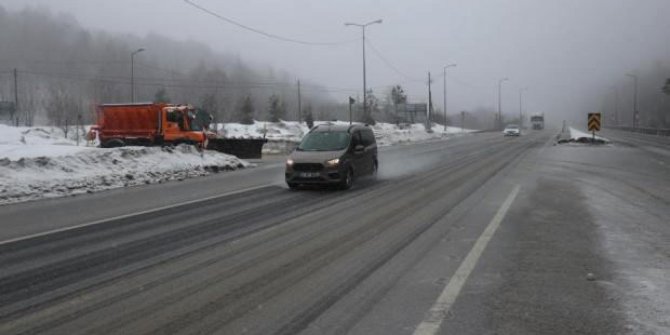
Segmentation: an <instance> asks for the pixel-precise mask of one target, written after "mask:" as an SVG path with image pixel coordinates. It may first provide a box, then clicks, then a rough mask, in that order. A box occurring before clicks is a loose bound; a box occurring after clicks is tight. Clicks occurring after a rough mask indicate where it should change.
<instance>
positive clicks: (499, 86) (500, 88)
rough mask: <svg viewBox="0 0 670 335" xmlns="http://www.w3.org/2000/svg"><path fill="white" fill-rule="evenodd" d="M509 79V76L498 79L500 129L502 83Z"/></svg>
mask: <svg viewBox="0 0 670 335" xmlns="http://www.w3.org/2000/svg"><path fill="white" fill-rule="evenodd" d="M507 80H509V78H507V77H505V78H502V79H500V80H498V129H502V83H503V82H504V81H507Z"/></svg>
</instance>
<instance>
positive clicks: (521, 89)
mask: <svg viewBox="0 0 670 335" xmlns="http://www.w3.org/2000/svg"><path fill="white" fill-rule="evenodd" d="M527 89H528V87H524V88H520V89H519V128H520V129H523V91H525V90H527Z"/></svg>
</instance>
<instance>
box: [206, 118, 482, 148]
mask: <svg viewBox="0 0 670 335" xmlns="http://www.w3.org/2000/svg"><path fill="white" fill-rule="evenodd" d="M314 124H315V125H320V124H336V125H348V124H349V122H348V121H316V122H314ZM371 127H372V130H373V131H374V132H375V137H376V138H377V143H378V144H379V145H380V146H389V145H396V144H400V143H409V142H419V141H427V140H432V139H442V138H444V137H445V136H447V135H449V136H451V135H458V134H467V133H472V132H474V131H475V130H470V129H463V130H462V129H461V128H457V127H447V129H446V131H444V126H441V125H434V126H433V132H431V133H429V132H427V131H426V128H425V125H424V124H420V123H416V124H410V125H401V126H398V125H396V124H391V123H382V122H378V123H377V124H375V125H373V126H371ZM217 130H218V131H219V134H220V135H222V136H224V137H231V138H262V137H265V138H267V139H268V143H267V144H266V145H265V146H264V148H263V152H264V153H281V152H286V151H287V150H289V151H290V149H291V148H292V146H295V144H296V143H298V142H300V140H301V139H302V137H303V136H304V135H305V134H306V133H307V132H309V128H308V127H307V125H306V124H305V123H304V122H303V123H298V122H296V121H281V122H277V123H273V122H261V121H255V122H254V124H250V125H245V124H240V123H224V124H218V125H217Z"/></svg>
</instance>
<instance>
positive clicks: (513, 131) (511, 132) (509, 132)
mask: <svg viewBox="0 0 670 335" xmlns="http://www.w3.org/2000/svg"><path fill="white" fill-rule="evenodd" d="M503 134H504V135H505V136H521V128H519V126H517V125H515V124H508V125H507V126H506V127H505V130H503Z"/></svg>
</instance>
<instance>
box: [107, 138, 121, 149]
mask: <svg viewBox="0 0 670 335" xmlns="http://www.w3.org/2000/svg"><path fill="white" fill-rule="evenodd" d="M125 145H126V143H125V142H123V141H122V140H119V139H113V140H109V141H107V142H105V143H103V144H102V147H103V148H118V147H123V146H125Z"/></svg>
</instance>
